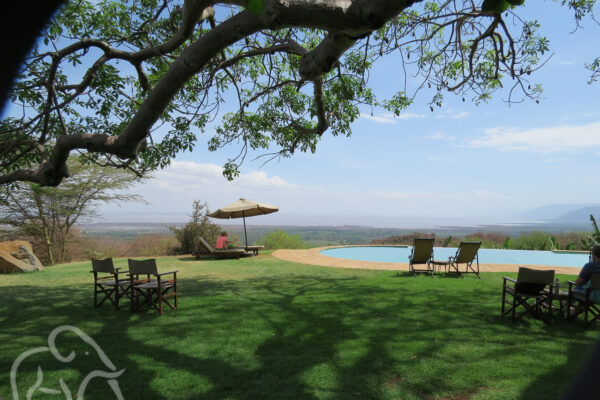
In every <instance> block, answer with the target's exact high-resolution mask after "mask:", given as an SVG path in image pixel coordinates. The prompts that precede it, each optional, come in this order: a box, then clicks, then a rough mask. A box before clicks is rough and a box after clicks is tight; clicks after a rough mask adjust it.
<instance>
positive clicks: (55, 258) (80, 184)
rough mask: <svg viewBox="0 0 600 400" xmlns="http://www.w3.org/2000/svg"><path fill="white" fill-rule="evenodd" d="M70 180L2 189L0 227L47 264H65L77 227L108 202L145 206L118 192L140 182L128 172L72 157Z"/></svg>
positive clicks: (21, 184) (69, 163) (138, 197)
mask: <svg viewBox="0 0 600 400" xmlns="http://www.w3.org/2000/svg"><path fill="white" fill-rule="evenodd" d="M68 166H69V171H70V176H69V178H68V179H66V180H65V182H64V183H63V184H62V185H61V186H59V187H42V186H40V185H38V184H35V183H19V184H15V185H12V186H3V187H0V193H1V196H0V224H7V225H10V226H12V227H13V228H14V229H15V231H14V234H15V235H17V236H25V237H29V238H31V239H32V241H33V242H34V245H35V246H36V248H37V247H41V249H42V251H41V252H39V253H40V258H41V259H42V260H44V261H45V262H46V263H49V264H60V263H62V262H64V261H65V255H66V248H67V244H68V243H69V241H70V240H71V238H72V231H73V226H74V225H75V224H76V223H77V222H81V221H83V220H85V219H89V218H90V217H93V216H95V215H96V213H97V208H98V207H99V206H100V205H101V204H103V203H108V202H124V201H143V200H142V198H141V197H140V196H138V195H126V194H120V193H118V192H117V191H118V190H119V189H124V188H127V187H128V186H130V185H131V184H132V183H133V182H135V181H137V180H139V179H140V178H138V177H137V176H136V175H134V174H133V173H131V172H128V171H125V170H122V169H115V168H104V167H100V166H98V165H95V164H91V165H84V164H81V163H80V162H79V161H78V160H77V159H76V158H74V157H72V158H70V159H69V162H68Z"/></svg>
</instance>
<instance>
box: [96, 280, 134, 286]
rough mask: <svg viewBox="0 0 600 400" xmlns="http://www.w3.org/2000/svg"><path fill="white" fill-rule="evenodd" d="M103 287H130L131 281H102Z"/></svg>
mask: <svg viewBox="0 0 600 400" xmlns="http://www.w3.org/2000/svg"><path fill="white" fill-rule="evenodd" d="M102 285H104V286H117V285H119V286H127V285H129V279H119V280H118V281H115V280H114V279H113V280H111V281H102Z"/></svg>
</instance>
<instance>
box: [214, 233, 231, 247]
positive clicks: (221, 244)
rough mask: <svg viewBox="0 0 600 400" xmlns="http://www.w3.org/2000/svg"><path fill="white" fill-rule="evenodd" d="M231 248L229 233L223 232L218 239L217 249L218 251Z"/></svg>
mask: <svg viewBox="0 0 600 400" xmlns="http://www.w3.org/2000/svg"><path fill="white" fill-rule="evenodd" d="M228 246H229V242H228V241H227V232H225V231H223V232H221V236H219V237H218V238H217V245H216V246H215V248H216V249H217V250H226V249H227V247H228Z"/></svg>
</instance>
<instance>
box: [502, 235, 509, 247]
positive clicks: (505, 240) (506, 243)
mask: <svg viewBox="0 0 600 400" xmlns="http://www.w3.org/2000/svg"><path fill="white" fill-rule="evenodd" d="M502 248H503V249H510V236H507V237H506V239H504V243H503V244H502Z"/></svg>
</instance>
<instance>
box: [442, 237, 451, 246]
mask: <svg viewBox="0 0 600 400" xmlns="http://www.w3.org/2000/svg"><path fill="white" fill-rule="evenodd" d="M450 242H452V235H450V236H448V238H447V239H446V240H444V243H443V244H442V247H448V245H449V244H450Z"/></svg>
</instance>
